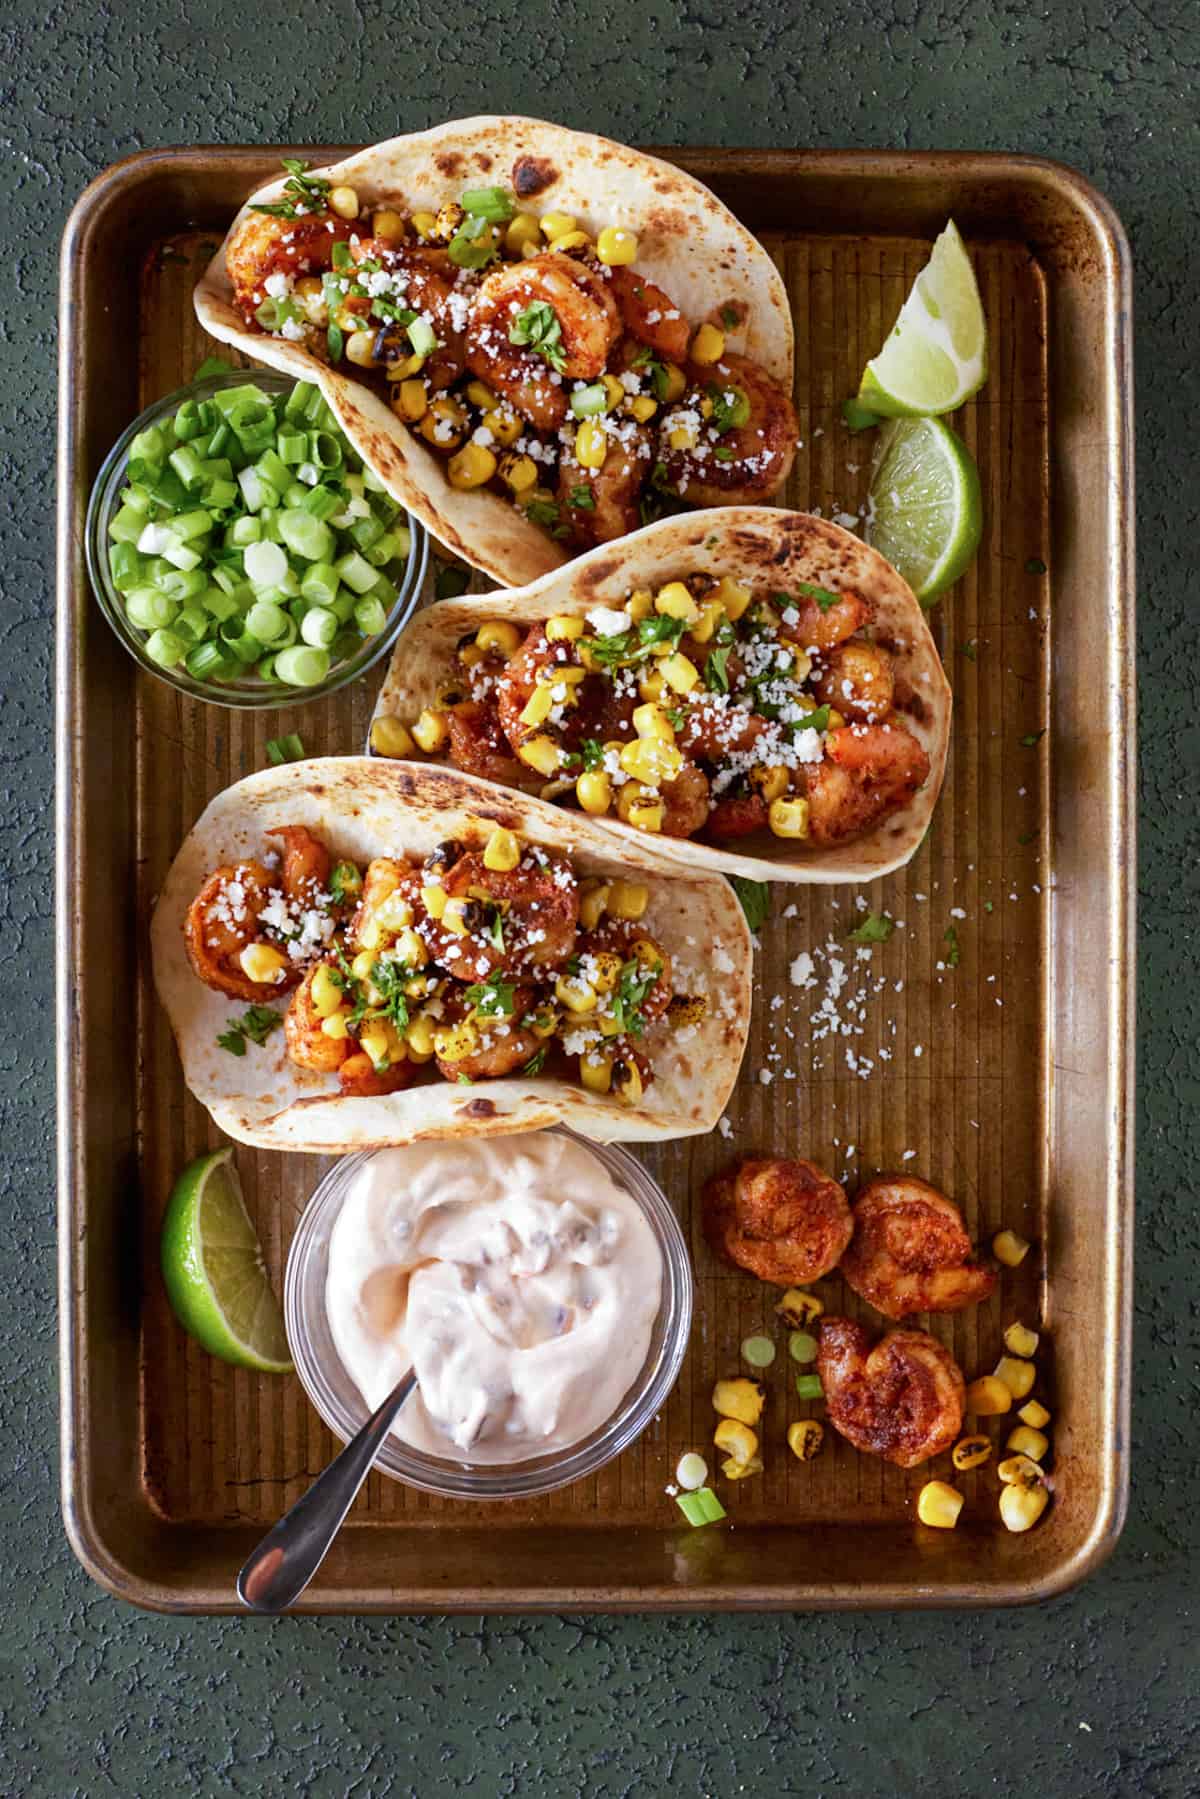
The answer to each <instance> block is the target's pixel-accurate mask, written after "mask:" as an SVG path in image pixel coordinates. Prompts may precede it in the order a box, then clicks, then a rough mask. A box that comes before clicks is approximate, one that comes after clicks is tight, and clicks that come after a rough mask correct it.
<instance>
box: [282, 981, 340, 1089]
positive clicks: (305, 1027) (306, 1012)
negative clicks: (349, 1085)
mask: <svg viewBox="0 0 1200 1799" xmlns="http://www.w3.org/2000/svg"><path fill="white" fill-rule="evenodd" d="M336 966H337V965H336V963H335V962H334V961H333V960H332V959H329V958H327V959H326V961H324V962H318V963H316V964H315V965H314V966H313V967H312V968H310V969H309V971H308V973H307V974H306V975H305V977H304V979H303V981H301V983H300V985H299V987H298V988H297V989H296V992H295V994H294V995H293V997H292V1003H291V1005H290V1006H289V1007H288V1009H287V1012H286V1014H285V1016H284V1020H283V1037H284V1042H285V1043H286V1044H287V1053H288V1057H289V1059H290V1060H291V1061H293V1062H294V1063H295V1064H296V1066H297V1067H298V1068H311V1069H313V1070H314V1071H315V1072H316V1073H317V1074H335V1073H336V1072H337V1070H338V1069H339V1068H340V1067H341V1066H342V1063H343V1062H344V1061H345V1060H346V1058H347V1056H349V1055H350V1054H351V1052H352V1051H353V1050H354V1049H355V1047H356V1045H355V1043H354V1040H353V1039H352V1038H350V1037H341V1038H338V1037H327V1036H326V1035H325V1032H324V1031H323V1030H322V1029H321V1026H322V1024H323V1023H324V1020H323V1018H322V1017H321V1014H320V1013H319V1012H318V1011H317V1009H316V1007H315V1006H314V1005H313V998H312V984H313V980H314V978H315V976H316V972H317V969H318V968H322V967H325V968H333V967H336Z"/></svg>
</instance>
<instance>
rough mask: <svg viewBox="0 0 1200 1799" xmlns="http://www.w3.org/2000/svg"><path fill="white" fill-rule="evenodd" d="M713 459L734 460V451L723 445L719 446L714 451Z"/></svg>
mask: <svg viewBox="0 0 1200 1799" xmlns="http://www.w3.org/2000/svg"><path fill="white" fill-rule="evenodd" d="M713 459H714V461H716V462H732V461H733V451H732V450H729V449H725V448H724V447H723V446H719V447H718V448H717V449H715V450H714V451H713Z"/></svg>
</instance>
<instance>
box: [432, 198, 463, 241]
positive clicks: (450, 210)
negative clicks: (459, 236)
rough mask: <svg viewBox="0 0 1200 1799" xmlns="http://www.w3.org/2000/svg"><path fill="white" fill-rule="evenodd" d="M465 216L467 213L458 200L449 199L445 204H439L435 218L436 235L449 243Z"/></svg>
mask: <svg viewBox="0 0 1200 1799" xmlns="http://www.w3.org/2000/svg"><path fill="white" fill-rule="evenodd" d="M465 217H466V214H465V213H464V211H463V209H462V207H461V206H460V205H459V203H458V201H457V200H447V201H446V204H445V205H444V206H439V207H438V209H437V217H436V218H435V219H434V231H435V233H436V235H437V236H438V237H440V238H444V239H445V240H446V242H447V243H448V242H449V241H450V239H451V238H452V237H453V236H454V234H455V232H456V231H457V230H458V228H459V226H460V225H461V224H462V222H463V220H464V218H465Z"/></svg>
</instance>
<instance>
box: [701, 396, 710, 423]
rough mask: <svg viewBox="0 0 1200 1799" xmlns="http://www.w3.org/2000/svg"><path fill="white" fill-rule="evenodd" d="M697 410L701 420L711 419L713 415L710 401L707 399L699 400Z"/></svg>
mask: <svg viewBox="0 0 1200 1799" xmlns="http://www.w3.org/2000/svg"><path fill="white" fill-rule="evenodd" d="M699 410H700V417H701V418H702V419H710V418H711V417H712V413H713V403H712V401H711V400H709V399H703V400H701V402H700V408H699Z"/></svg>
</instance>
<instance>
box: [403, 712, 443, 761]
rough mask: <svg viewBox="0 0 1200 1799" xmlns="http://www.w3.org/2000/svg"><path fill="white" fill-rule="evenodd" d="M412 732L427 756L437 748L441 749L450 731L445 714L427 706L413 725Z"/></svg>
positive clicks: (416, 742)
mask: <svg viewBox="0 0 1200 1799" xmlns="http://www.w3.org/2000/svg"><path fill="white" fill-rule="evenodd" d="M412 734H413V742H414V743H415V744H416V746H417V748H418V749H419V750H424V751H425V754H426V755H427V756H431V755H432V754H433V752H434V751H435V750H440V749H441V748H442V745H443V744H444V743H445V741H446V737H447V734H448V733H447V726H446V719H445V715H444V714H443V713H441V712H433V711H431V710H430V708H429V707H428V706H426V708H425V710H424V711H423V712H422V713H421V716H420V717H419V718H418V720H417V722H416V724H415V725H414V726H413V728H412Z"/></svg>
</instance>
